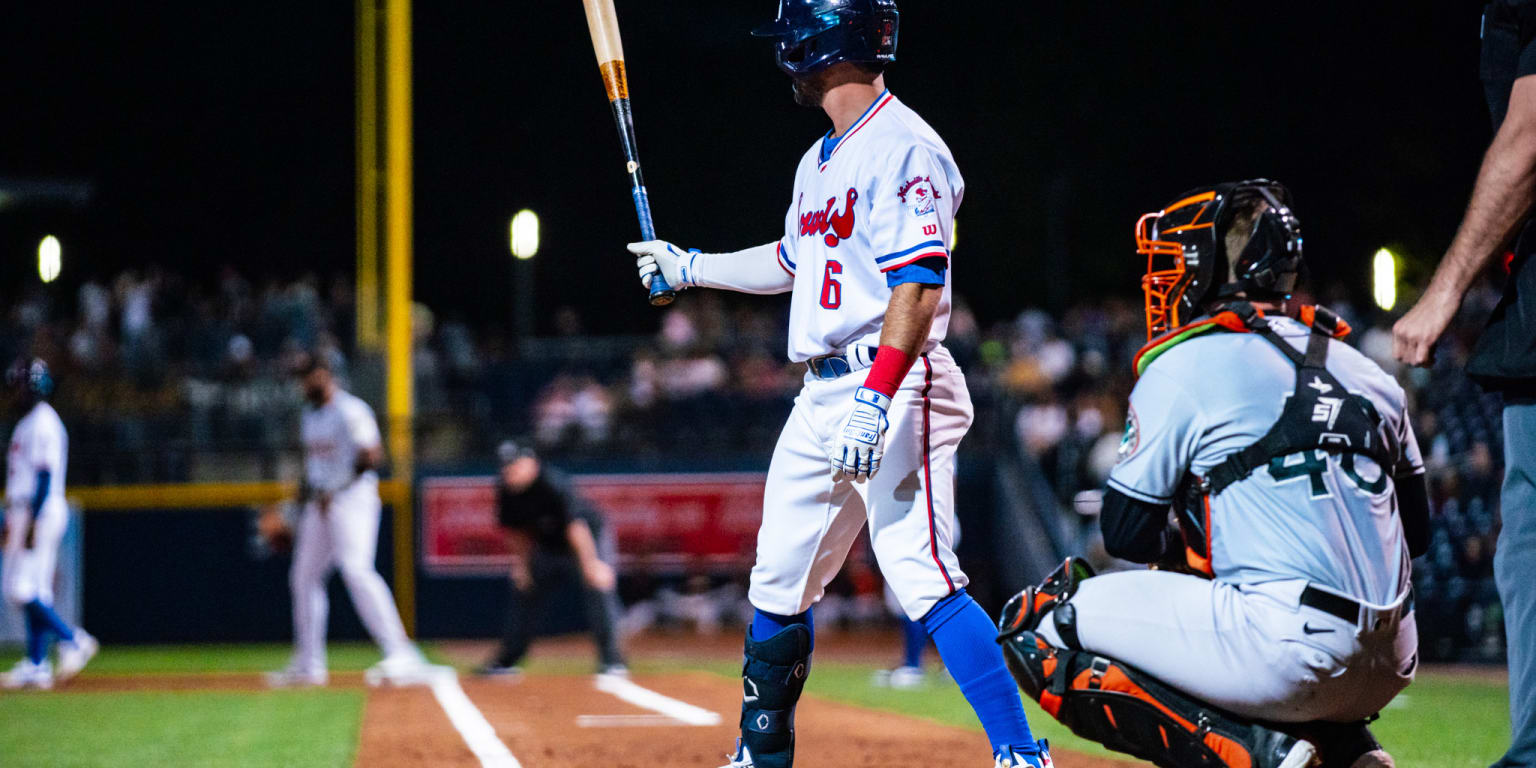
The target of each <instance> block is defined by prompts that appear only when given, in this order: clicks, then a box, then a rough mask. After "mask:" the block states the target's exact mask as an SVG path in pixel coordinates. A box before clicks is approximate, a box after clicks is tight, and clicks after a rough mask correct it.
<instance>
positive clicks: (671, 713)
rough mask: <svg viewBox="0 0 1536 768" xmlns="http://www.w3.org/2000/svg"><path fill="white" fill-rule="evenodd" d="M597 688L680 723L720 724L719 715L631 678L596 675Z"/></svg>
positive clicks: (698, 724)
mask: <svg viewBox="0 0 1536 768" xmlns="http://www.w3.org/2000/svg"><path fill="white" fill-rule="evenodd" d="M596 684H597V689H598V690H599V691H602V692H603V693H606V694H610V695H612V696H614V697H615V698H617V699H619V700H621V701H626V702H629V703H630V704H633V705H635V706H637V707H640V708H642V709H649V710H651V711H652V712H660V713H661V714H663V715H666V716H667V717H670V718H672V719H673V720H677V721H679V722H680V723H681V724H682V725H697V726H711V725H719V724H720V715H719V714H718V713H715V712H711V711H709V710H707V709H704V708H703V707H695V706H694V705H692V704H689V703H688V702H685V701H678V700H677V699H674V698H672V697H670V696H663V695H662V694H659V693H657V692H655V691H653V690H651V689H649V688H643V687H641V686H639V685H636V684H635V682H634V681H633V680H630V679H629V678H627V677H620V676H618V675H598V676H597V682H596Z"/></svg>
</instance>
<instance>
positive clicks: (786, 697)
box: [741, 624, 811, 768]
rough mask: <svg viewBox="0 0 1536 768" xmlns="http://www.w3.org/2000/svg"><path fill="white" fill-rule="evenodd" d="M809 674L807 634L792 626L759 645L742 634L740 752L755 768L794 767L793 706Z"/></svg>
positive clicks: (805, 628) (806, 631) (804, 628)
mask: <svg viewBox="0 0 1536 768" xmlns="http://www.w3.org/2000/svg"><path fill="white" fill-rule="evenodd" d="M810 669H811V630H810V628H808V627H806V626H805V625H804V624H792V625H790V626H788V627H785V628H784V629H782V630H779V632H778V633H777V634H775V635H774V636H773V637H770V638H768V639H767V640H764V641H762V642H757V641H754V640H753V639H752V632H751V630H750V629H749V630H748V631H747V647H746V653H745V656H744V659H743V661H742V666H741V687H742V698H741V746H742V747H743V748H745V749H747V750H750V752H751V755H752V760H753V766H754V767H755V768H790V766H791V765H793V764H794V761H795V703H796V702H798V701H799V700H800V691H801V690H802V689H803V688H805V678H806V675H807V674H808V673H809V672H810Z"/></svg>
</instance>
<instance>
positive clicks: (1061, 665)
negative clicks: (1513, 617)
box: [1002, 180, 1428, 766]
mask: <svg viewBox="0 0 1536 768" xmlns="http://www.w3.org/2000/svg"><path fill="white" fill-rule="evenodd" d="M1138 245H1139V249H1140V252H1141V253H1142V254H1146V255H1148V256H1150V257H1154V258H1155V257H1164V258H1170V259H1176V260H1177V261H1176V263H1175V266H1174V267H1173V268H1172V269H1167V270H1157V269H1151V270H1149V275H1148V277H1147V279H1146V281H1145V285H1146V292H1147V296H1148V307H1147V313H1148V318H1149V323H1150V324H1151V326H1152V327H1151V329H1150V330H1151V333H1149V336H1152V335H1154V334H1161V335H1156V336H1155V338H1153V340H1152V342H1151V343H1150V344H1148V346H1147V347H1146V348H1145V349H1143V351H1142V352H1141V354H1139V355H1138V357H1137V362H1136V366H1137V370H1138V373H1139V375H1140V378H1139V380H1138V381H1137V383H1136V387H1135V389H1134V390H1133V392H1132V393H1131V404H1130V416H1129V418H1128V420H1127V426H1126V434H1125V438H1124V441H1123V442H1122V445H1121V460H1120V463H1119V464H1118V465H1117V466H1116V467H1115V469H1114V470H1113V471H1112V472H1111V474H1110V478H1109V489H1108V490H1107V491H1106V498H1105V505H1104V511H1103V515H1102V524H1103V527H1104V534H1105V544H1106V547H1107V548H1108V549H1109V551H1110V553H1111V554H1114V555H1117V556H1119V557H1124V558H1127V559H1130V560H1134V561H1138V562H1156V561H1159V560H1164V561H1165V562H1167V561H1170V560H1173V559H1177V560H1180V561H1184V560H1187V561H1188V562H1187V564H1188V565H1189V567H1190V568H1191V570H1193V571H1196V572H1198V573H1199V575H1193V574H1189V573H1170V572H1166V571H1158V570H1151V571H1130V572H1123V573H1114V574H1108V575H1105V576H1100V577H1096V578H1091V579H1088V578H1086V576H1087V575H1091V574H1089V573H1085V572H1082V571H1078V572H1076V573H1066V574H1062V575H1061V576H1060V577H1058V578H1057V579H1056V580H1055V583H1048V584H1046V585H1042V587H1040V588H1036V589H1032V590H1027V591H1026V592H1025V594H1024V596H1023V597H1024V599H1022V600H1019V601H1018V602H1017V603H1015V604H1013V605H1011V606H1010V608H1009V610H1008V611H1007V612H1005V614H1004V617H1003V622H1002V626H1003V628H1004V638H1005V645H1006V646H1007V647H1008V648H1009V651H1010V654H1015V653H1016V654H1017V655H1016V656H1015V657H1014V658H1012V659H1010V661H1011V662H1013V663H1014V665H1015V672H1016V673H1018V674H1019V676H1020V683H1021V685H1022V686H1023V687H1024V688H1025V690H1026V692H1028V693H1030V694H1031V695H1033V696H1035V697H1037V698H1040V699H1041V701H1042V704H1046V705H1047V709H1048V710H1051V709H1052V707H1055V708H1056V709H1055V711H1053V712H1052V714H1055V715H1057V716H1058V718H1059V719H1062V720H1063V721H1064V722H1068V724H1070V725H1073V727H1074V730H1078V731H1079V732H1084V731H1086V732H1088V733H1087V735H1090V736H1091V737H1094V738H1099V739H1100V740H1102V741H1104V742H1105V743H1107V744H1109V745H1110V746H1112V747H1114V748H1117V749H1122V750H1124V751H1130V752H1132V753H1133V754H1140V755H1141V756H1143V757H1146V758H1147V759H1155V758H1157V757H1162V758H1164V759H1165V760H1167V762H1159V764H1160V765H1172V766H1186V765H1187V766H1193V765H1211V764H1213V763H1210V762H1200V761H1198V760H1196V759H1193V758H1194V753H1195V752H1198V751H1200V750H1199V747H1198V746H1194V747H1191V746H1189V745H1184V746H1182V747H1181V745H1180V744H1179V743H1178V740H1177V739H1176V740H1175V743H1174V744H1173V745H1172V746H1169V745H1168V742H1167V740H1166V737H1165V738H1164V739H1163V743H1162V744H1156V743H1152V744H1147V743H1143V742H1144V741H1145V740H1138V738H1137V736H1135V733H1136V732H1137V727H1138V726H1139V725H1141V724H1142V723H1141V722H1140V721H1139V720H1138V722H1136V723H1130V722H1128V721H1129V720H1131V719H1132V718H1131V716H1128V715H1126V714H1125V712H1123V711H1118V712H1117V713H1116V714H1118V715H1120V722H1119V723H1118V725H1117V726H1116V727H1114V728H1110V727H1106V723H1105V722H1104V721H1103V716H1100V715H1099V714H1098V711H1097V709H1096V707H1098V706H1100V705H1101V704H1102V698H1101V697H1103V696H1105V694H1104V693H1103V690H1104V689H1106V688H1117V689H1120V690H1122V691H1129V686H1127V685H1125V684H1124V681H1125V680H1127V679H1129V680H1130V681H1131V682H1133V683H1138V684H1139V685H1140V687H1141V688H1142V689H1143V692H1144V693H1145V692H1150V693H1148V696H1147V697H1145V698H1150V699H1156V700H1158V701H1160V702H1162V703H1163V704H1164V705H1165V706H1167V707H1168V708H1169V710H1170V711H1172V712H1174V713H1177V714H1178V715H1179V716H1180V717H1182V721H1183V723H1182V724H1188V723H1198V722H1200V721H1201V717H1202V715H1208V718H1207V719H1209V720H1211V721H1213V722H1221V723H1224V724H1226V726H1227V727H1225V728H1218V729H1217V733H1218V734H1219V735H1221V736H1222V738H1225V739H1227V741H1224V742H1220V743H1217V742H1213V741H1212V740H1211V739H1210V738H1209V737H1207V738H1205V741H1204V742H1203V743H1204V746H1205V747H1207V748H1209V749H1210V750H1212V751H1214V752H1216V753H1217V754H1218V755H1220V756H1221V758H1222V760H1223V762H1220V763H1215V764H1223V765H1248V764H1249V763H1248V762H1244V761H1245V760H1247V759H1250V758H1251V759H1252V763H1253V764H1254V765H1257V766H1272V765H1286V766H1290V765H1306V764H1308V763H1307V762H1306V758H1308V757H1310V756H1311V755H1310V753H1311V751H1312V750H1313V749H1314V748H1315V749H1316V750H1317V751H1318V752H1319V753H1320V756H1321V759H1322V761H1323V764H1324V765H1328V766H1333V765H1339V766H1350V765H1356V766H1375V765H1389V764H1390V758H1389V757H1388V756H1387V755H1386V754H1385V753H1384V752H1381V751H1380V750H1379V746H1378V745H1376V744H1375V742H1374V740H1373V739H1372V738H1371V737H1370V735H1369V732H1368V731H1366V730H1365V729H1364V726H1363V723H1364V721H1365V720H1366V718H1369V717H1371V716H1373V715H1375V714H1376V713H1377V712H1379V711H1380V710H1381V708H1382V707H1384V706H1385V705H1386V704H1387V702H1389V701H1390V700H1391V699H1392V698H1393V697H1394V696H1396V695H1397V693H1398V692H1399V691H1401V690H1402V689H1403V688H1404V687H1406V686H1407V685H1408V683H1409V682H1410V681H1411V680H1412V679H1413V673H1414V669H1415V666H1416V663H1417V657H1416V650H1417V634H1416V631H1415V627H1414V619H1413V613H1412V600H1411V594H1410V580H1409V577H1410V565H1409V557H1410V552H1414V553H1421V552H1423V551H1424V550H1425V549H1426V548H1427V545H1428V505H1427V502H1426V497H1425V485H1424V479H1423V477H1422V475H1423V471H1424V470H1423V466H1422V462H1421V460H1420V458H1419V449H1418V446H1417V444H1416V443H1415V441H1414V436H1413V431H1412V428H1411V427H1410V426H1409V419H1408V415H1407V413H1405V410H1404V399H1403V391H1402V388H1401V387H1399V386H1398V384H1397V382H1396V381H1394V380H1393V379H1392V378H1391V377H1390V376H1388V375H1387V374H1386V373H1384V372H1383V371H1382V370H1381V369H1380V368H1379V367H1378V366H1377V365H1376V364H1375V363H1373V362H1371V361H1370V360H1369V359H1367V358H1366V357H1365V356H1363V355H1361V354H1360V353H1359V352H1357V351H1356V350H1354V349H1353V348H1351V347H1349V346H1348V345H1346V344H1344V343H1343V342H1341V341H1339V340H1337V339H1338V338H1341V337H1342V336H1343V335H1344V334H1346V333H1347V326H1345V325H1343V323H1342V321H1338V320H1337V318H1336V317H1334V316H1333V315H1332V314H1331V313H1329V312H1327V311H1326V310H1323V309H1320V308H1315V307H1302V308H1300V310H1299V312H1298V313H1297V314H1298V316H1299V317H1300V320H1299V321H1298V320H1297V319H1292V318H1291V317H1287V316H1285V304H1286V300H1287V299H1288V298H1289V294H1290V292H1291V289H1292V287H1293V284H1294V282H1295V279H1296V275H1297V273H1298V272H1299V270H1300V268H1301V247H1300V246H1301V235H1300V224H1299V222H1297V220H1296V218H1295V216H1294V215H1293V214H1291V212H1290V209H1289V195H1288V193H1286V191H1285V189H1284V188H1283V187H1281V186H1280V185H1278V184H1275V183H1273V182H1267V181H1262V180H1259V181H1253V182H1242V183H1239V184H1229V185H1221V186H1217V187H1214V188H1209V189H1206V190H1200V191H1196V192H1194V193H1191V194H1189V195H1186V196H1184V197H1183V198H1182V199H1180V200H1179V201H1178V202H1175V203H1173V204H1172V205H1170V206H1169V207H1168V208H1167V209H1166V210H1165V211H1162V212H1160V213H1158V214H1150V215H1149V216H1148V217H1144V218H1143V220H1142V223H1141V225H1139V226H1138ZM1181 316H1182V317H1185V318H1188V319H1189V320H1193V322H1189V323H1187V324H1182V325H1181V321H1180V318H1181ZM1197 317H1198V318H1199V319H1196V318H1197ZM1309 326H1310V327H1309ZM1287 350H1289V352H1287ZM1250 446H1252V447H1250ZM1170 506H1173V507H1174V508H1175V511H1176V512H1177V513H1178V519H1179V521H1180V524H1181V527H1182V528H1183V537H1182V539H1183V541H1180V540H1179V538H1180V537H1178V536H1177V535H1174V532H1173V531H1171V530H1169V527H1168V518H1169V508H1170ZM1070 570H1071V568H1070V567H1069V571H1070ZM1079 581H1080V582H1081V583H1080V584H1079V583H1078V582H1079ZM1074 591H1075V594H1074ZM1094 659H1098V662H1097V663H1098V668H1097V669H1093V667H1094V664H1095V662H1094ZM1121 665H1123V667H1122V666H1121ZM1126 668H1129V671H1126ZM1081 670H1089V672H1088V676H1087V677H1084V678H1080V679H1079V680H1078V682H1079V683H1081V685H1078V684H1076V683H1074V684H1062V683H1058V684H1057V686H1056V687H1055V688H1054V689H1053V688H1052V686H1051V683H1050V680H1051V679H1052V677H1053V675H1054V676H1055V677H1056V678H1057V679H1058V680H1066V679H1068V678H1071V676H1073V675H1077V674H1080V673H1081ZM1141 674H1144V675H1146V676H1150V678H1152V680H1150V681H1149V680H1145V679H1140V680H1139V678H1138V676H1139V675H1141ZM1117 675H1119V676H1118V677H1117ZM1160 686H1167V687H1171V688H1172V689H1174V692H1167V693H1166V694H1165V693H1164V692H1162V691H1161V690H1160ZM1090 688H1092V690H1089V689H1090ZM1042 689H1043V690H1042ZM1068 689H1070V690H1071V692H1070V693H1069V692H1068ZM1079 689H1081V690H1079ZM1080 694H1087V696H1086V697H1084V698H1082V699H1080V700H1079V699H1074V697H1075V696H1078V695H1080ZM1180 694H1184V695H1182V696H1181V695H1180ZM1095 697H1100V698H1095ZM1190 697H1192V698H1193V699H1195V700H1198V702H1203V704H1199V703H1194V702H1191V699H1190ZM1209 705H1214V707H1215V708H1219V711H1215V710H1212V709H1211V708H1210V706H1209ZM1191 707H1193V709H1191ZM1226 715H1235V716H1237V717H1235V718H1229V717H1226ZM1144 717H1145V716H1143V719H1144ZM1245 719H1246V720H1245ZM1253 721H1262V722H1267V723H1284V724H1301V725H1298V726H1296V727H1290V726H1284V727H1280V728H1278V729H1277V730H1281V731H1286V732H1288V733H1290V734H1291V735H1293V736H1300V737H1302V738H1303V739H1306V740H1307V741H1308V742H1311V743H1306V742H1296V741H1292V740H1287V739H1281V738H1266V737H1264V735H1263V734H1262V733H1261V731H1258V730H1252V731H1247V732H1244V730H1243V728H1244V727H1245V726H1244V723H1245V722H1247V723H1251V722H1253ZM1313 721H1325V722H1313ZM1108 722H1109V723H1114V722H1115V720H1114V718H1113V717H1110V718H1109V721H1108ZM1182 724H1180V723H1175V722H1173V721H1169V722H1162V723H1159V725H1161V726H1162V727H1163V728H1164V729H1165V732H1174V731H1178V730H1179V729H1180V727H1181V725H1182ZM1152 732H1153V731H1152V730H1151V729H1150V728H1146V729H1144V731H1143V732H1142V734H1141V735H1142V736H1148V735H1149V734H1150V733H1152ZM1150 738H1155V737H1150V736H1149V739H1150ZM1117 740H1118V741H1117ZM1223 750H1225V751H1223ZM1243 750H1246V751H1248V752H1249V753H1251V754H1250V755H1246V756H1243V757H1241V758H1234V757H1232V755H1234V754H1236V753H1238V752H1239V751H1243ZM1287 755H1290V758H1289V761H1286V756H1287Z"/></svg>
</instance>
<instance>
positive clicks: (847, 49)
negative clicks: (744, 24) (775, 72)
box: [752, 0, 899, 77]
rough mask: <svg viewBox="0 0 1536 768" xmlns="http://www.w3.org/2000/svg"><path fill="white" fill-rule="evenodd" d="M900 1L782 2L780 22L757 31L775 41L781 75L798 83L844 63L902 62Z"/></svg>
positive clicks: (882, 63) (794, 0)
mask: <svg viewBox="0 0 1536 768" xmlns="http://www.w3.org/2000/svg"><path fill="white" fill-rule="evenodd" d="M898 20H899V14H898V13H897V12H896V0H779V18H778V19H776V20H775V21H773V22H772V23H770V24H765V25H763V26H761V27H758V28H757V29H755V30H753V31H752V34H753V35H756V36H758V37H767V38H772V39H773V40H774V55H775V57H776V58H777V60H778V63H779V69H782V70H784V71H785V72H787V73H788V74H789V75H790V76H792V77H798V76H800V75H807V74H810V73H812V72H817V71H819V70H822V69H825V68H827V67H830V66H832V65H833V64H836V63H838V62H842V61H854V62H860V63H864V64H875V65H885V64H889V63H891V62H893V61H895V60H896V32H897V28H898Z"/></svg>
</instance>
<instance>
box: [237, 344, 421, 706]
mask: <svg viewBox="0 0 1536 768" xmlns="http://www.w3.org/2000/svg"><path fill="white" fill-rule="evenodd" d="M300 375H301V376H302V381H303V388H304V399H305V400H306V401H308V405H306V407H305V408H304V413H303V416H302V417H301V420H300V431H301V436H302V439H303V442H304V484H303V493H302V496H303V499H304V510H303V513H302V516H301V517H300V519H299V523H298V530H297V531H296V535H295V538H294V551H293V568H292V570H291V571H290V573H289V586H290V588H291V589H292V590H293V659H292V661H291V662H290V663H289V665H288V667H287V668H285V669H283V670H280V671H277V672H273V673H270V674H269V675H268V676H267V682H268V683H269V684H270V685H272V686H273V687H292V686H311V685H324V684H325V683H326V681H327V673H326V665H325V629H326V617H327V613H328V611H329V610H330V603H329V599H328V598H327V596H326V592H325V581H326V577H327V576H328V575H329V574H330V571H331V569H332V568H335V569H336V570H337V571H340V572H341V580H342V582H343V583H344V584H346V587H347V594H349V595H351V597H352V606H353V607H354V608H356V609H357V616H358V618H359V619H361V620H362V622H363V626H364V627H366V628H367V629H368V633H369V634H370V635H372V636H373V640H374V642H375V643H378V645H379V649H380V650H381V651H383V653H384V659H383V660H382V661H380V662H379V663H378V664H376V665H374V666H373V667H370V668H369V669H368V671H367V672H366V674H365V679H366V680H367V681H368V683H369V684H370V685H378V684H381V683H394V684H410V683H419V682H424V681H427V680H428V679H429V678H430V677H431V675H433V674H435V673H437V672H438V671H439V669H438V668H437V667H435V666H433V665H429V664H427V663H426V661H425V660H424V659H423V658H422V655H421V652H420V651H418V650H417V649H416V646H415V645H414V644H412V643H411V641H410V639H409V638H407V637H406V634H405V627H404V626H403V625H402V624H401V621H400V614H399V613H398V612H396V610H395V602H394V598H393V597H392V596H391V595H390V592H389V586H388V585H387V584H385V583H384V579H383V577H381V576H380V575H379V573H378V571H377V570H375V568H374V562H373V561H374V555H375V552H376V550H377V548H378V537H379V515H380V502H379V476H378V473H377V472H376V469H377V468H378V466H379V464H380V463H381V462H382V461H383V457H384V448H383V444H382V441H381V439H380V435H379V425H378V422H377V421H375V420H374V417H373V409H372V408H369V407H368V404H367V403H365V402H363V401H362V400H360V399H359V398H357V397H356V396H354V395H352V394H351V393H349V392H347V391H345V390H343V389H342V388H341V387H340V386H339V385H338V384H337V383H336V380H335V377H334V376H333V375H332V373H331V370H330V367H329V366H328V365H327V364H326V363H325V361H324V360H322V359H320V358H319V357H318V356H315V357H310V358H308V360H307V362H306V364H305V365H304V367H303V368H302V369H301V370H300Z"/></svg>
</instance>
